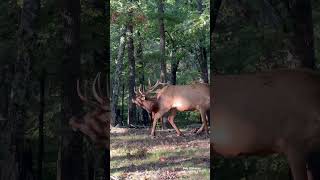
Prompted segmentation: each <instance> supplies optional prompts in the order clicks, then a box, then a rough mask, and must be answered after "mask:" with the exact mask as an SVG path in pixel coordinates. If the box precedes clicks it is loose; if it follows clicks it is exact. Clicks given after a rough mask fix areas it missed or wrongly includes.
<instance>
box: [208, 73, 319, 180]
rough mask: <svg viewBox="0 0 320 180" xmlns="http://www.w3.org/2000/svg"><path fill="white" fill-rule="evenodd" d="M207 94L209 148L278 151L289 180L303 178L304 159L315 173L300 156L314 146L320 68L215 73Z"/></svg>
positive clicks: (226, 152)
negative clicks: (286, 165) (289, 174)
mask: <svg viewBox="0 0 320 180" xmlns="http://www.w3.org/2000/svg"><path fill="white" fill-rule="evenodd" d="M211 96H212V97H213V101H212V102H211V103H212V107H213V110H212V111H211V112H210V113H211V115H210V116H211V117H213V119H212V120H213V121H211V123H212V131H211V148H212V150H213V151H214V152H216V153H219V154H221V155H224V156H237V155H249V154H259V153H264V154H265V153H267V154H269V153H281V154H284V155H285V156H286V157H287V160H288V163H289V166H290V169H291V173H292V176H293V178H294V180H307V179H308V178H307V176H308V175H307V174H308V173H307V168H306V167H307V165H308V168H309V169H310V170H311V173H313V176H315V175H314V171H313V167H312V165H311V164H307V163H306V162H307V159H308V157H309V156H310V154H312V153H315V152H317V151H318V150H320V74H318V73H316V72H313V71H309V70H304V69H300V70H285V69H283V70H276V71H270V72H263V73H257V74H244V75H217V76H214V77H213V88H211ZM314 178H315V177H314ZM317 178H319V177H317Z"/></svg>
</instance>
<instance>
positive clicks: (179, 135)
mask: <svg viewBox="0 0 320 180" xmlns="http://www.w3.org/2000/svg"><path fill="white" fill-rule="evenodd" d="M177 136H178V137H185V136H184V134H182V133H180V134H177Z"/></svg>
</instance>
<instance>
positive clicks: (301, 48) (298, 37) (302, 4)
mask: <svg viewBox="0 0 320 180" xmlns="http://www.w3.org/2000/svg"><path fill="white" fill-rule="evenodd" d="M290 12H291V14H292V20H293V27H294V28H293V33H294V35H293V36H292V37H291V42H292V43H291V44H292V46H293V47H292V54H294V55H295V56H296V57H297V58H298V60H299V61H301V63H302V66H303V67H307V68H311V69H313V68H315V52H314V36H313V22H312V8H311V0H292V1H291V10H290Z"/></svg>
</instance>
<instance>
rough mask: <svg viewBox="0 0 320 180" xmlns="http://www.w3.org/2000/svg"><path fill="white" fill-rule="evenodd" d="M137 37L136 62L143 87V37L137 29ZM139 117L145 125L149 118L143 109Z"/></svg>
mask: <svg viewBox="0 0 320 180" xmlns="http://www.w3.org/2000/svg"><path fill="white" fill-rule="evenodd" d="M137 37H138V40H139V42H138V47H137V62H138V64H139V65H138V67H140V68H139V69H137V70H138V74H139V83H140V84H141V85H142V87H143V88H144V82H145V76H144V60H143V39H142V37H141V35H140V32H139V31H138V33H137ZM139 116H140V119H141V120H142V122H141V123H142V124H144V125H147V124H148V123H149V122H150V120H149V115H148V112H147V111H146V110H144V109H141V111H140V113H139Z"/></svg>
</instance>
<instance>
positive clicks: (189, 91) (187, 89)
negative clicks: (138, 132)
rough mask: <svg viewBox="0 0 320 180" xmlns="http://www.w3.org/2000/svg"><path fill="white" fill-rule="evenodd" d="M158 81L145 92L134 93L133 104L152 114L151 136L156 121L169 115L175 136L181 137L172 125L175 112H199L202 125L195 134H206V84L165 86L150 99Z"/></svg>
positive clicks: (208, 101)
mask: <svg viewBox="0 0 320 180" xmlns="http://www.w3.org/2000/svg"><path fill="white" fill-rule="evenodd" d="M160 84H161V83H159V81H157V83H156V84H155V85H154V86H153V87H152V88H150V89H148V90H147V91H146V92H142V91H141V87H140V88H139V94H138V93H136V98H135V99H133V102H134V103H136V104H137V105H138V106H140V107H142V108H144V109H146V110H147V111H149V112H152V114H153V123H152V129H151V136H155V128H156V124H157V121H158V119H160V118H161V117H163V116H164V115H165V114H166V113H169V116H168V121H169V123H170V124H171V125H172V127H173V128H174V129H175V130H176V132H177V135H178V136H180V135H182V133H181V131H180V130H179V129H178V128H177V126H176V125H175V123H174V121H173V120H174V118H175V116H176V114H177V111H195V110H196V111H199V112H200V114H201V119H202V125H201V127H200V128H199V130H198V131H197V134H199V133H200V132H202V131H203V130H204V131H205V132H206V133H208V126H207V121H208V118H207V115H206V113H207V112H208V111H209V109H210V96H209V95H210V93H209V86H208V84H204V83H194V84H190V85H165V86H164V87H163V88H161V89H159V90H157V92H156V97H150V93H152V92H154V90H155V89H156V88H157V87H158V85H160Z"/></svg>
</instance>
